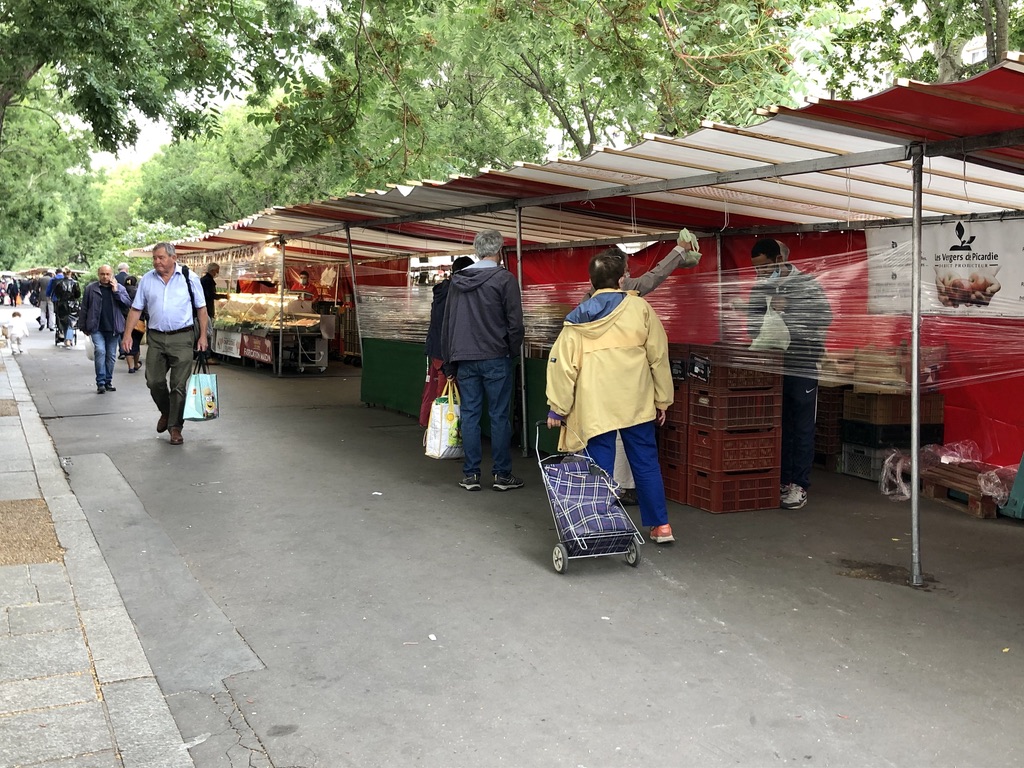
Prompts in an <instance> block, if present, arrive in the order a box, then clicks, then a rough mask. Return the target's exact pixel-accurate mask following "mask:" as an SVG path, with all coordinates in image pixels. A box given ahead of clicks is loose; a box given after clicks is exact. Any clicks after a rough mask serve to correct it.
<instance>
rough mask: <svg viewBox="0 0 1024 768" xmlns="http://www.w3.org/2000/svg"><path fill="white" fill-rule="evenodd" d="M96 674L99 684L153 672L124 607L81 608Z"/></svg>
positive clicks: (143, 675)
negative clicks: (83, 609)
mask: <svg viewBox="0 0 1024 768" xmlns="http://www.w3.org/2000/svg"><path fill="white" fill-rule="evenodd" d="M82 622H83V623H84V624H85V632H86V635H87V637H88V638H89V649H90V650H91V651H92V660H93V664H94V665H95V667H96V677H97V678H98V679H99V681H100V683H101V684H106V683H109V682H114V681H118V680H131V679H133V678H139V677H147V676H149V675H152V669H151V668H150V666H149V661H148V660H147V659H146V654H145V652H144V651H143V650H142V643H141V642H140V641H139V638H138V635H137V634H136V632H135V625H134V624H132V620H131V618H130V617H129V616H128V611H126V610H125V608H124V606H123V605H122V606H116V607H112V608H99V609H95V610H91V611H82Z"/></svg>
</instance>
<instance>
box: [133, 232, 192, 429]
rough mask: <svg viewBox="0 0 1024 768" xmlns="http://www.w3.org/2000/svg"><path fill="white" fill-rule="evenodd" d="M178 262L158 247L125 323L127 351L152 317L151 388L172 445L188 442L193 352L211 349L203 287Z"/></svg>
mask: <svg viewBox="0 0 1024 768" xmlns="http://www.w3.org/2000/svg"><path fill="white" fill-rule="evenodd" d="M186 269H188V268H187V267H181V266H179V264H178V263H177V261H176V260H175V258H174V246H173V245H172V244H171V243H157V244H156V245H155V246H153V269H152V270H150V271H149V272H147V273H146V274H144V275H143V276H142V278H141V279H140V280H139V289H138V291H137V292H136V294H135V299H134V300H133V301H132V309H131V311H130V312H129V313H128V319H127V320H126V321H125V330H124V333H123V334H122V336H121V347H122V349H124V350H125V352H126V353H127V352H130V351H131V348H132V335H131V329H132V328H134V327H135V324H136V323H137V322H138V321H139V318H140V317H142V313H143V311H145V312H146V313H148V315H149V320H148V322H147V326H146V328H147V330H146V333H147V336H148V338H149V354H147V355H146V385H147V386H148V387H149V393H150V395H151V396H152V398H153V402H154V403H156V407H157V408H159V409H160V418H159V420H158V421H157V423H156V431H157V432H166V431H168V430H169V431H170V443H171V445H181V444H182V443H183V442H184V440H183V438H182V436H181V428H182V426H183V425H184V417H183V413H184V410H185V389H186V387H187V386H188V377H189V375H190V374H191V372H192V359H193V351H194V350H196V349H198V350H199V351H200V352H205V351H206V349H207V342H206V326H207V323H208V318H207V314H206V300H205V299H204V298H203V286H202V285H201V284H200V282H199V278H198V277H196V275H195V273H193V272H188V273H187V275H186V273H184V272H183V270H186Z"/></svg>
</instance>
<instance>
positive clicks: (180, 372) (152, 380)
mask: <svg viewBox="0 0 1024 768" xmlns="http://www.w3.org/2000/svg"><path fill="white" fill-rule="evenodd" d="M195 344H196V337H195V333H194V332H193V333H171V334H168V333H161V332H160V331H152V330H151V331H150V332H149V353H148V354H147V355H146V386H148V387H149V394H150V396H151V397H152V398H153V402H154V403H156V407H157V408H159V409H160V413H163V414H167V425H168V426H169V427H180V426H182V424H184V422H185V419H184V416H183V414H184V412H185V390H186V389H187V388H188V378H189V376H191V375H192V350H193V349H195Z"/></svg>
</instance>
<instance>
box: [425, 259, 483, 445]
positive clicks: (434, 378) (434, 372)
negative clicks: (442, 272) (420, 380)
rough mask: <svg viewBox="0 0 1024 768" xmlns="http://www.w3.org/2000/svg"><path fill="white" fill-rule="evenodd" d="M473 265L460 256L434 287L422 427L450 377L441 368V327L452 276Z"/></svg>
mask: <svg viewBox="0 0 1024 768" xmlns="http://www.w3.org/2000/svg"><path fill="white" fill-rule="evenodd" d="M472 263H473V260H472V259H471V258H469V256H459V258H457V259H456V260H455V261H453V262H452V271H451V274H449V275H448V276H447V277H445V279H443V280H441V282H439V283H436V284H435V285H434V290H433V300H432V301H431V303H430V326H429V327H428V328H427V343H426V349H425V351H426V354H427V379H426V381H425V382H424V384H423V398H422V400H421V401H420V426H421V427H424V428H426V427H427V426H428V424H429V423H430V406H431V405H433V403H434V400H435V399H437V397H438V396H439V395H440V394H441V392H442V390H444V386H445V384H447V383H448V377H447V376H445V375H444V372H443V371H442V370H441V366H442V365H443V364H444V360H443V359H442V356H443V355H444V352H443V351H442V344H441V325H442V324H443V323H444V308H445V307H446V306H447V305H448V288H449V287H450V286H451V276H452V275H454V274H455V273H456V272H461V271H462V270H463V269H465V268H466V267H468V266H469V265H470V264H472Z"/></svg>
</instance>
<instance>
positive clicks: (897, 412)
mask: <svg viewBox="0 0 1024 768" xmlns="http://www.w3.org/2000/svg"><path fill="white" fill-rule="evenodd" d="M910 405H911V402H910V395H905V394H888V393H873V392H854V391H849V392H846V393H845V394H844V395H843V426H842V438H843V461H842V468H843V473H844V474H847V475H853V476H854V477H863V478H864V479H865V480H874V481H876V482H877V481H878V479H879V477H880V476H881V474H882V465H883V464H885V459H886V457H887V456H888V455H889V454H890V453H891V452H892V450H893V449H894V448H898V449H902V450H904V451H906V450H907V449H909V448H910V442H911V435H912V433H911V430H910V416H911V409H910ZM943 409H944V401H943V397H942V395H921V408H920V414H921V421H920V432H919V434H920V439H921V445H922V446H925V445H930V444H934V443H942V439H943V432H944V428H943Z"/></svg>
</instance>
